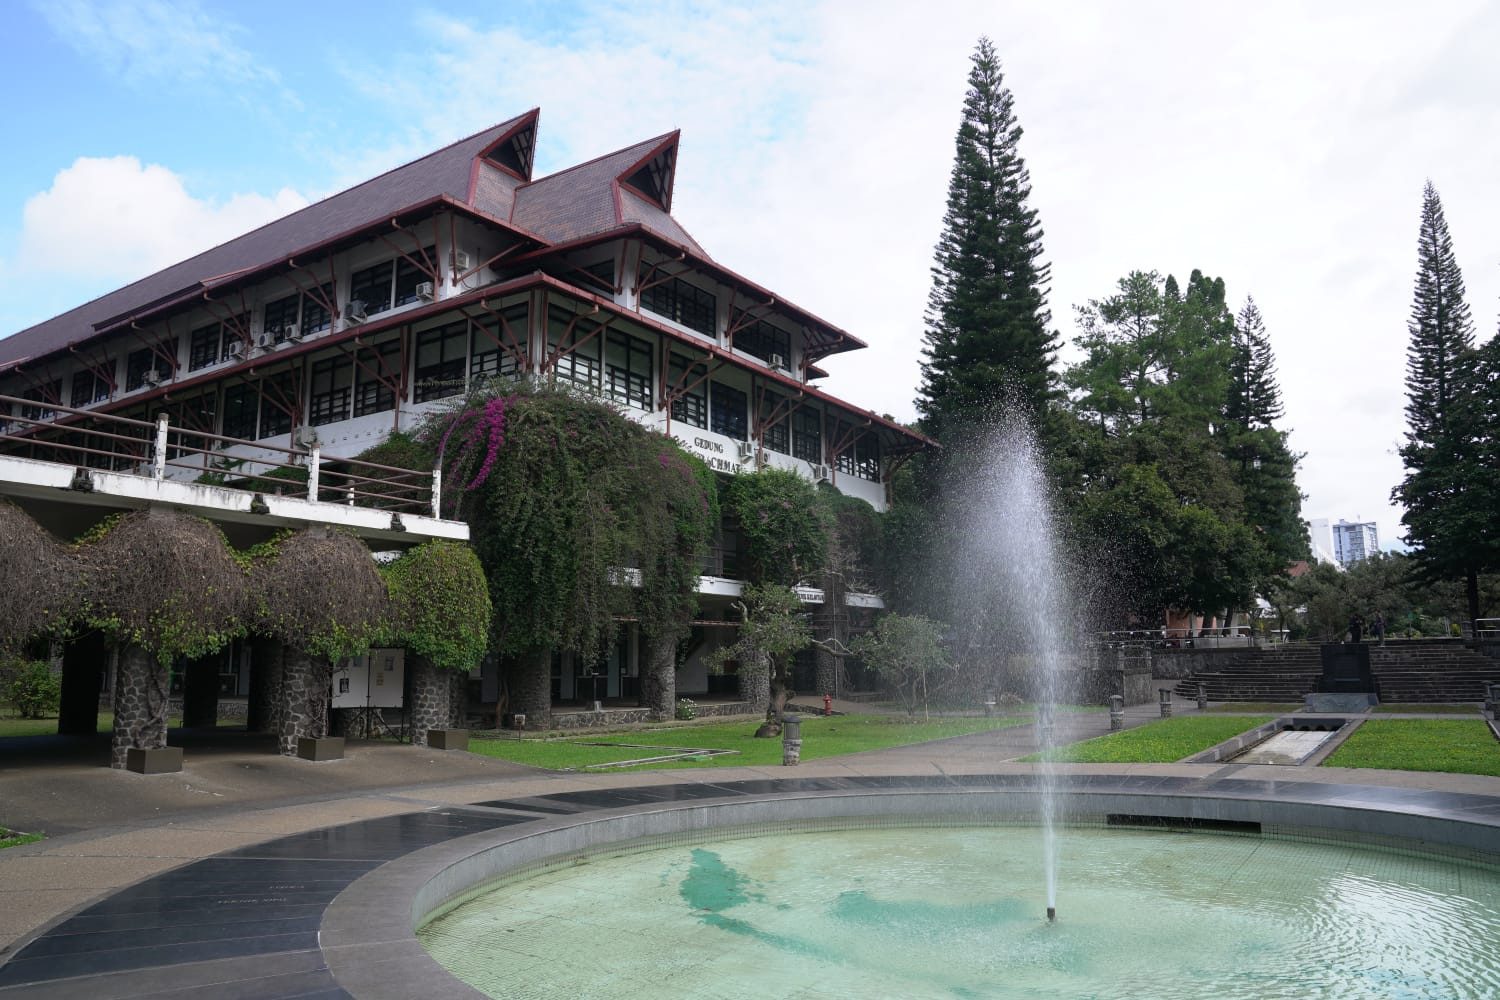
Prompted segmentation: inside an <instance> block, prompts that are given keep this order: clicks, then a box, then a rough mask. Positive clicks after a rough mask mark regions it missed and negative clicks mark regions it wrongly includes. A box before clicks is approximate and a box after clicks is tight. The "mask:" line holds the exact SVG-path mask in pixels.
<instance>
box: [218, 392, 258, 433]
mask: <svg viewBox="0 0 1500 1000" xmlns="http://www.w3.org/2000/svg"><path fill="white" fill-rule="evenodd" d="M259 405H260V395H259V394H258V393H257V392H256V391H255V386H254V385H252V384H250V383H249V382H241V383H240V384H239V385H231V386H229V387H228V388H226V389H225V390H224V424H223V427H224V430H223V434H224V436H225V437H232V438H240V439H242V440H249V439H250V438H253V437H255V415H256V412H257V410H258V408H259Z"/></svg>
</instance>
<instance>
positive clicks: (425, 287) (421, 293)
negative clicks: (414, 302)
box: [417, 281, 434, 302]
mask: <svg viewBox="0 0 1500 1000" xmlns="http://www.w3.org/2000/svg"><path fill="white" fill-rule="evenodd" d="M433 297H434V296H433V291H432V282H430V281H423V282H420V283H419V284H418V285H417V298H419V299H421V300H422V301H423V302H431V301H432V300H433Z"/></svg>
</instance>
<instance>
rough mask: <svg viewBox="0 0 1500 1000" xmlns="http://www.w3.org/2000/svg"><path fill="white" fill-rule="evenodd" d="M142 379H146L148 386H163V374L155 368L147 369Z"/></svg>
mask: <svg viewBox="0 0 1500 1000" xmlns="http://www.w3.org/2000/svg"><path fill="white" fill-rule="evenodd" d="M142 378H144V379H145V381H146V384H147V385H161V372H159V371H157V370H156V369H155V368H147V369H146V374H145V375H143V376H142Z"/></svg>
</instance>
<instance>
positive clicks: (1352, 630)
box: [1349, 611, 1365, 642]
mask: <svg viewBox="0 0 1500 1000" xmlns="http://www.w3.org/2000/svg"><path fill="white" fill-rule="evenodd" d="M1364 632H1365V620H1364V618H1363V617H1361V615H1360V613H1359V612H1358V611H1356V612H1354V614H1352V615H1350V616H1349V641H1350V642H1359V641H1360V640H1361V639H1362V638H1363V637H1364Z"/></svg>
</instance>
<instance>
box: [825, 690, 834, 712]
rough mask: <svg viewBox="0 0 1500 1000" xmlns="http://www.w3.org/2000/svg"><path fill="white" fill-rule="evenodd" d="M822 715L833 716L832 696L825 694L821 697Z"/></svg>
mask: <svg viewBox="0 0 1500 1000" xmlns="http://www.w3.org/2000/svg"><path fill="white" fill-rule="evenodd" d="M823 714H824V715H832V714H833V695H831V694H825V695H824V696H823Z"/></svg>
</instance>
